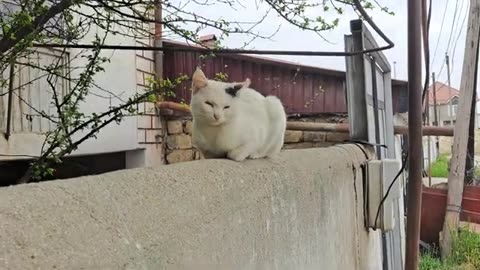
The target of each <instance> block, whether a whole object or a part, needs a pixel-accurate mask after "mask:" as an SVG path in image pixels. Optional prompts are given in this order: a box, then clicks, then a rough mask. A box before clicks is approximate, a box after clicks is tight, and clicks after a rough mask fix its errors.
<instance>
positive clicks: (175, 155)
mask: <svg viewBox="0 0 480 270" xmlns="http://www.w3.org/2000/svg"><path fill="white" fill-rule="evenodd" d="M190 160H193V150H192V149H188V150H175V151H173V152H171V153H170V154H168V155H167V162H168V163H169V164H172V163H178V162H185V161H190Z"/></svg>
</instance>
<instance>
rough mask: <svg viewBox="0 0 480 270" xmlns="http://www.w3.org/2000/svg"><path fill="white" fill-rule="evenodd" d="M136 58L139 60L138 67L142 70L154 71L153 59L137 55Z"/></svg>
mask: <svg viewBox="0 0 480 270" xmlns="http://www.w3.org/2000/svg"><path fill="white" fill-rule="evenodd" d="M136 60H137V69H139V70H141V71H144V72H148V73H152V72H153V70H152V60H149V59H147V58H143V57H138V56H137V57H136Z"/></svg>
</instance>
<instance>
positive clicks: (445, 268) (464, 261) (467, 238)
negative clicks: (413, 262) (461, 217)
mask: <svg viewBox="0 0 480 270" xmlns="http://www.w3.org/2000/svg"><path fill="white" fill-rule="evenodd" d="M418 269H419V270H477V269H480V234H478V233H475V232H473V231H472V230H470V229H469V228H466V227H464V228H460V230H459V232H458V234H457V235H456V237H455V239H454V241H453V249H452V254H451V255H450V256H449V257H448V258H446V259H445V260H444V261H441V260H440V258H437V257H436V256H434V255H433V254H432V253H425V254H423V255H422V256H421V257H420V263H419V265H418Z"/></svg>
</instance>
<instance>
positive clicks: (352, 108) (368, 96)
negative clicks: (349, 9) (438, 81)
mask: <svg viewBox="0 0 480 270" xmlns="http://www.w3.org/2000/svg"><path fill="white" fill-rule="evenodd" d="M351 30H352V34H351V35H349V36H346V37H345V48H346V50H347V51H357V50H363V49H372V48H376V47H378V45H377V44H376V42H375V40H374V39H373V38H372V36H371V34H370V32H369V31H368V29H366V27H365V26H364V25H363V23H362V22H361V21H360V20H355V21H352V22H351ZM346 66H347V97H348V98H347V99H348V107H349V120H350V128H351V130H350V136H351V137H352V138H354V139H356V140H363V141H368V142H370V143H375V144H385V145H386V146H387V149H385V148H381V147H376V153H377V158H378V159H385V158H391V159H394V158H395V140H394V133H393V101H392V97H393V94H392V81H391V74H390V65H389V63H388V62H387V60H386V57H385V56H384V55H383V53H381V52H376V53H372V54H368V55H363V56H354V57H347V58H346ZM397 95H398V93H397ZM399 104H400V103H397V108H399V107H400V106H399ZM391 180H393V179H391ZM386 184H387V185H388V184H390V183H388V182H387V183H386ZM391 196H396V195H395V194H394V195H391ZM394 204H395V206H394V208H395V213H394V216H395V220H396V225H395V228H394V230H393V231H391V232H387V233H383V234H382V237H383V239H382V240H383V241H382V242H383V248H384V264H383V266H384V270H397V269H398V270H400V269H403V265H404V263H403V260H404V259H403V257H404V255H403V250H402V230H403V229H404V228H403V226H401V224H402V223H401V222H400V219H401V218H402V216H401V210H403V205H402V204H401V202H400V201H399V200H397V201H395V202H394Z"/></svg>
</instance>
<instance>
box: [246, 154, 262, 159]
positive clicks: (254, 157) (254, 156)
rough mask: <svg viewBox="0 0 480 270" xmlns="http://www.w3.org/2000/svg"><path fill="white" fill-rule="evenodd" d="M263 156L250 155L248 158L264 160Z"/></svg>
mask: <svg viewBox="0 0 480 270" xmlns="http://www.w3.org/2000/svg"><path fill="white" fill-rule="evenodd" d="M264 157H265V155H261V154H253V155H250V157H249V158H251V159H259V158H264Z"/></svg>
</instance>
